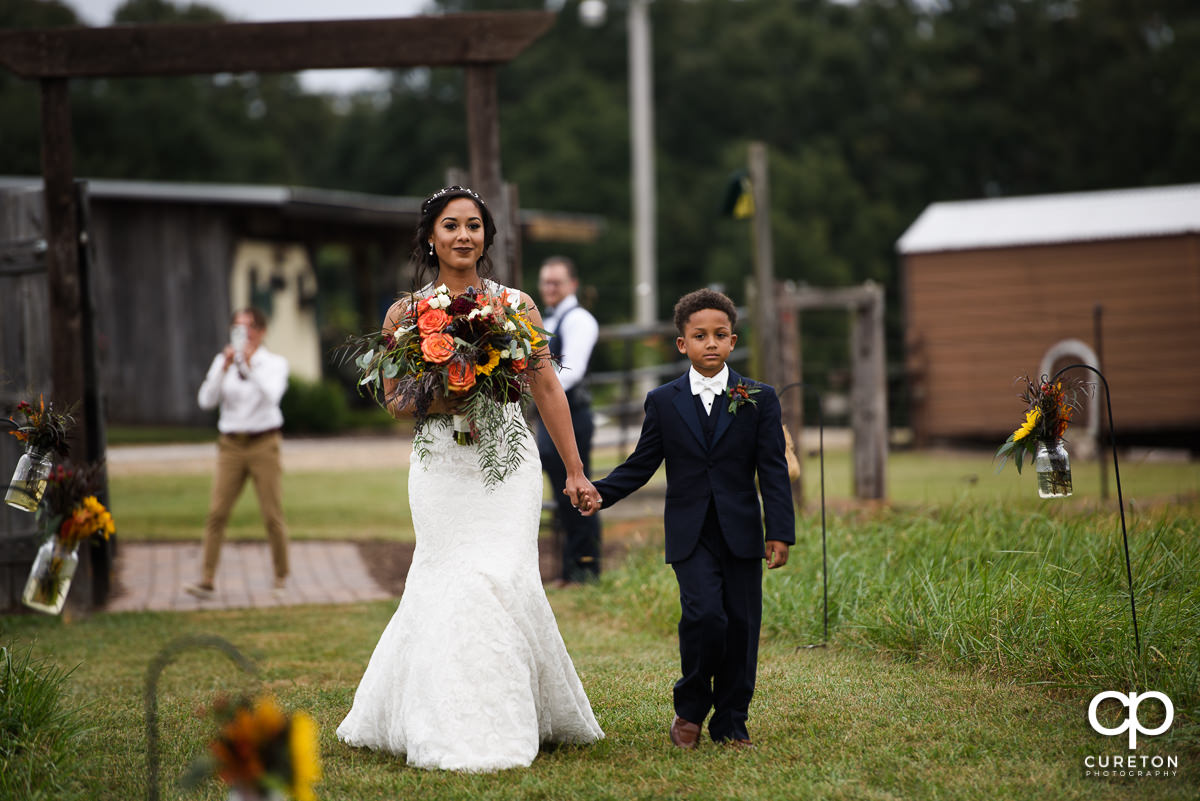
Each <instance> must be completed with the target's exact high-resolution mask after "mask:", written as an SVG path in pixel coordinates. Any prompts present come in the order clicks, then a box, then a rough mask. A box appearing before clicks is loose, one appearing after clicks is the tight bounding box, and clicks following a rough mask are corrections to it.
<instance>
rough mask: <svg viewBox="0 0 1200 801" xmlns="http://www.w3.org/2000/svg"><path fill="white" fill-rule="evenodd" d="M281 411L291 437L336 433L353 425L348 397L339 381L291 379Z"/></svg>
mask: <svg viewBox="0 0 1200 801" xmlns="http://www.w3.org/2000/svg"><path fill="white" fill-rule="evenodd" d="M280 408H281V409H282V410H283V430H284V431H285V432H287V433H289V434H335V433H337V432H339V431H344V430H346V428H347V427H348V426H349V425H350V410H349V408H348V407H347V405H346V395H345V392H344V391H343V390H342V388H341V386H339V385H338V383H337V382H336V381H320V382H312V381H303V380H301V379H299V378H289V379H288V388H287V392H286V393H284V396H283V402H282V403H281V404H280Z"/></svg>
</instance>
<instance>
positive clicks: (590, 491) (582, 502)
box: [563, 476, 603, 517]
mask: <svg viewBox="0 0 1200 801" xmlns="http://www.w3.org/2000/svg"><path fill="white" fill-rule="evenodd" d="M563 495H566V496H567V497H569V498H570V499H571V505H572V506H574V507H575V509H576V510H577V511H578V512H579V514H581V515H583V516H584V517H591V516H592V515H594V514H595V513H596V512H597V511H599V510H600V506H601V504H602V503H603V501H601V499H600V491H599V490H597V489H596V488H595V487H594V486H592V482H590V481H588V480H587V479H586V478H581V479H573V478H571V477H569V476H568V477H567V486H566V487H565V488H563Z"/></svg>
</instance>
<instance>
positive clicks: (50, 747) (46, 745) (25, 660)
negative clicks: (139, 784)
mask: <svg viewBox="0 0 1200 801" xmlns="http://www.w3.org/2000/svg"><path fill="white" fill-rule="evenodd" d="M70 673H71V671H69V670H64V669H63V668H61V667H58V666H56V665H53V664H50V663H48V662H46V661H45V660H43V659H41V658H35V657H34V656H33V647H32V646H27V647H25V648H24V649H23V650H16V649H14V647H13V646H11V645H10V646H5V647H0V798H11V799H18V798H19V799H24V800H26V801H40V799H57V798H59V797H60V795H61V794H63V793H64V791H67V789H68V787H70V786H71V785H72V784H73V780H74V777H75V771H76V766H77V765H78V764H79V757H78V753H77V751H76V748H77V746H78V742H77V741H78V740H79V738H80V736H81V735H82V734H83V732H84V730H85V729H84V724H83V719H82V717H81V713H80V712H79V711H78V710H77V709H75V708H73V707H71V706H69V705H68V704H66V703H64V699H63V692H64V686H65V685H66V683H67V680H68V678H69V676H70Z"/></svg>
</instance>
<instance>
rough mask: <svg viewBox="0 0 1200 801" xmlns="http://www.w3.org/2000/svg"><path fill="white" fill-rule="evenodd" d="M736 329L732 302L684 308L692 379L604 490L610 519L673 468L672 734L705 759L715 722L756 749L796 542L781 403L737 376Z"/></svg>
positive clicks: (720, 736) (660, 403)
mask: <svg viewBox="0 0 1200 801" xmlns="http://www.w3.org/2000/svg"><path fill="white" fill-rule="evenodd" d="M736 323H737V309H736V308H735V307H734V305H733V302H732V301H731V300H730V299H729V298H727V297H726V296H725V295H723V294H721V293H720V292H714V291H712V290H709V289H701V290H697V291H696V292H692V293H690V294H688V295H684V296H683V297H682V298H681V299H680V300H679V302H678V303H677V304H675V327H676V328H677V329H678V330H679V337H678V338H677V339H676V340H675V345H676V347H677V348H679V352H680V353H683V354H685V355H686V356H687V357H688V359H689V360H690V361H691V363H692V366H691V369H689V370H688V372H687V373H686V374H685V375H683V376H681V377H680V378H678V379H676V380H675V381H672V382H670V383H669V384H664V385H663V386H661V387H659V388H657V389H655V390H653V391H651V392H650V394H649V395H647V396H646V404H645V409H646V419H645V422H644V423H643V424H642V433H641V437H640V438H639V439H638V444H637V448H635V449H634V452H633V453H632V454H631V455H630V457H629V458H628V459H626V460H625V462H624V463H623V464H621V465H619V466H618V467H617V468H616V469H615V470H613V471H612V473H610V474H609V475H608V476H607V477H606V478H603V479H601V480H600V481H597V482H596V484H595V486H596V489H597V490H599V491H600V495H601V498H602V500H603V506H604V507H607V506H610V505H611V504H614V503H616V502H617V501H619V500H621V499H622V498H624V497H625V496H626V495H628V494H629V493H631V492H633V491H634V490H636V489H637V488H639V487H641V486H642V485H643V484H645V483H646V482H647V481H648V480H650V477H651V476H652V475H654V472H655V471H656V470H657V469H658V466H659V465H660V464H661V463H662V462H663V460H664V459H665V460H666V463H667V504H666V510H665V513H664V522H665V525H666V556H667V562H668V563H669V564H670V565H671V567H672V568H674V570H675V577H676V579H677V580H678V582H679V605H680V608H681V612H682V614H681V616H680V620H679V660H680V663H681V666H682V670H683V676H682V677H681V678H680V679H679V680H678V681H676V682H675V691H674V700H675V719H674V721H673V722H672V723H671V729H670V734H671V742H673V743H674V744H675V745H676V746H678V747H680V748H695V747H696V745H697V743H698V741H699V739H700V730H701V725H702V724H703V723H704V719H705V718H706V717H708V713H709V711H710V710H711V711H712V713H713V715H712V718H711V719H709V722H708V732H709V734H710V735H711V736H712V739H713V740H714V741H715V742H718V743H732V744H734V745H737V746H741V747H753V746H752V744H751V742H750V735H749V733H748V732H747V731H746V718H747V717H748V710H749V707H750V698H751V696H753V694H754V673H755V667H756V664H757V662H758V631H759V623H760V621H761V619H762V559H763V558H766V559H767V567H768V568H777V567H782V566H783V565H784V564H786V563H787V558H788V546H789V545H790V544H793V543H795V541H796V535H795V525H796V524H795V513H794V511H793V509H792V494H791V486H790V485H789V483H788V472H787V461H786V459H785V457H784V443H783V427H782V425H781V416H780V408H779V398H778V397H777V396H776V395H775V390H774V389H772V388H771V387H769V386H767V385H766V384H759V383H757V382H754V381H750V380H748V379H744V378H742V376H740V375H738V374H737V373H735V372H733V371H732V370H730V369H729V366H728V365H727V364H725V360H726V359H727V358H729V353H730V351H732V350H733V346H734V344H735V343H736V342H737V334H735V333H733V328H734V325H736ZM756 474H757V476H758V489H756V488H755V485H754V478H755V475H756ZM760 492H761V494H762V508H763V513H764V514H760V512H759V493H760ZM764 517H765V520H766V535H765V539H766V542H765V548H764V533H763V519H764Z"/></svg>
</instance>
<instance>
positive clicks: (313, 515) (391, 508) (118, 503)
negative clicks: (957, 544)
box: [110, 449, 1200, 541]
mask: <svg viewBox="0 0 1200 801" xmlns="http://www.w3.org/2000/svg"><path fill="white" fill-rule="evenodd" d="M616 464H617V453H616V451H615V449H603V450H601V451H599V452H598V453H597V454H596V475H604V474H605V473H607V472H608V471H609V470H611V469H612V468H613V467H614V466H615V465H616ZM1106 464H1107V466H1108V469H1109V473H1110V475H1109V492H1110V494H1111V503H1112V505H1113V506H1115V503H1116V485H1115V483H1114V482H1113V480H1112V475H1111V467H1112V465H1111V460H1110V461H1108V462H1107V463H1106ZM804 468H805V475H804V501H805V508H806V509H807V510H808V511H810V512H815V511H816V510H818V509H819V508H820V497H821V492H820V488H821V484H820V462H819V460H818V459H817V458H816V457H815V456H808V457H806V458H805V459H804ZM1073 473H1074V482H1075V495H1074V496H1073V497H1071V498H1068V499H1065V500H1057V501H1053V502H1045V501H1040V500H1039V499H1038V497H1037V485H1036V478H1035V476H1034V473H1033V471H1032V469H1026V470H1025V471H1024V473H1023V474H1021V475H1018V474H1017V472H1016V470H1014V469H1013V468H1012V466H1011V465H1010V466H1009V467H1007V468H1006V469H1005V471H1004V472H1001V473H997V472H996V470H995V466H994V465H993V463H992V461H991V454H989V453H983V452H969V451H968V452H959V451H900V452H897V453H893V454H891V455H890V456H889V459H888V475H887V483H888V499H889V501H890V502H891V503H892V504H895V505H899V506H905V507H910V506H942V505H946V504H954V503H989V502H1003V503H1005V504H1008V505H1010V506H1014V507H1016V508H1020V509H1023V510H1027V511H1034V510H1040V509H1043V508H1046V504H1047V503H1050V505H1052V506H1054V507H1055V508H1059V509H1063V508H1065V509H1074V510H1085V509H1094V508H1096V507H1097V506H1099V505H1100V490H1099V486H1100V468H1099V465H1098V464H1097V463H1096V462H1095V461H1083V460H1076V461H1075V462H1074V471H1073ZM1121 480H1122V485H1123V489H1124V495H1125V502H1126V504H1127V507H1128V508H1129V509H1136V508H1137V507H1138V506H1139V505H1141V504H1143V503H1146V502H1151V501H1160V500H1161V499H1163V498H1170V497H1174V496H1185V495H1192V496H1194V495H1196V494H1197V493H1200V461H1193V462H1174V461H1156V460H1152V459H1145V458H1140V459H1137V460H1131V461H1130V462H1128V463H1126V464H1122V465H1121ZM663 482H665V478H664V473H663V471H662V470H660V471H659V474H658V476H657V477H656V479H655V480H654V483H657V484H660V485H661V484H662V483H663ZM211 486H212V477H211V476H210V475H208V474H203V473H201V474H190V475H189V474H152V475H132V476H120V475H117V476H113V477H112V478H111V479H110V493H111V497H112V505H113V513H114V514H115V515H116V517H117V523H118V526H119V533H120V535H121V536H122V537H125V538H128V539H131V540H197V539H199V538H200V536H201V534H202V532H203V529H204V515H205V512H206V511H207V509H208V497H209V492H210V491H211ZM825 494H826V499H827V502H828V505H829V506H830V507H837V508H842V509H844V508H846V507H847V505H848V504H851V503H853V501H852V495H853V488H852V482H851V473H850V453H849V452H848V451H846V450H844V449H843V450H831V451H830V452H829V453H827V454H826V457H825ZM284 507H285V510H286V513H287V518H288V527H289V530H290V533H291V536H292V537H293V538H295V539H367V540H389V539H395V540H402V541H411V540H412V525H411V523H410V521H409V517H408V473H407V471H406V470H358V471H329V472H289V473H286V474H285V475H284ZM228 536H229V537H230V538H231V539H234V540H239V539H259V538H261V537H262V536H263V529H262V522H261V520H260V518H259V516H258V507H257V502H256V501H255V498H254V492H253V489H252V487H251V486H250V485H247V487H246V489H245V491H244V492H243V493H242V497H241V498H240V500H239V501H238V503H237V505H236V506H235V508H234V511H233V514H232V517H231V519H230V523H229V532H228Z"/></svg>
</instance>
